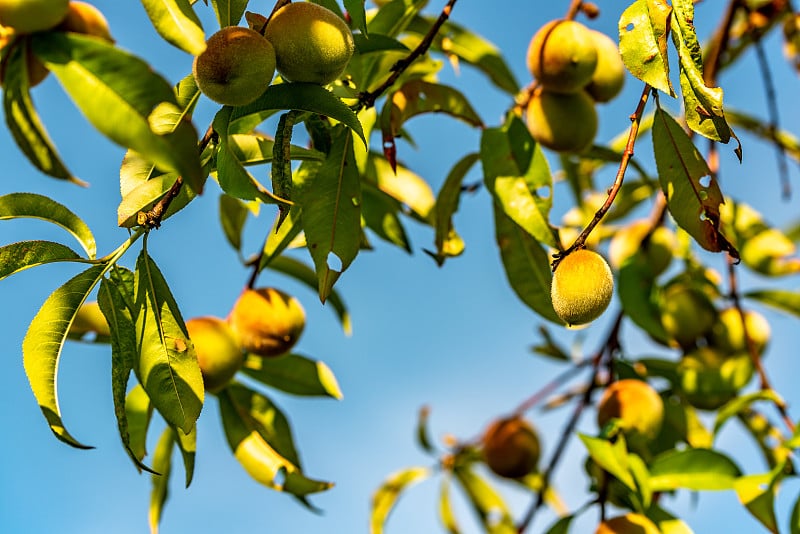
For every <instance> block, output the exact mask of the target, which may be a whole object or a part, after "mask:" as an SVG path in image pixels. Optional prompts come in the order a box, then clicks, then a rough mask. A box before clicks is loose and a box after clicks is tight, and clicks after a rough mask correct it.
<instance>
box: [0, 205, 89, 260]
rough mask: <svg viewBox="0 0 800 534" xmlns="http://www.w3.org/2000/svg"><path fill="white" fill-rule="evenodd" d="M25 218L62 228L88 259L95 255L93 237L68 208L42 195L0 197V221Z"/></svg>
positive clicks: (83, 223) (84, 224)
mask: <svg viewBox="0 0 800 534" xmlns="http://www.w3.org/2000/svg"><path fill="white" fill-rule="evenodd" d="M19 217H27V218H33V219H41V220H43V221H47V222H51V223H53V224H57V225H58V226H60V227H62V228H63V229H64V230H66V231H67V232H69V233H70V234H72V236H73V237H75V239H77V240H78V243H80V245H81V246H82V247H83V250H85V251H86V254H87V255H88V256H89V258H90V259H94V257H95V254H96V253H97V244H96V243H95V240H94V235H92V231H91V230H89V227H88V226H86V223H85V222H83V220H81V218H80V217H78V216H77V215H75V214H74V213H73V212H72V211H70V210H69V209H68V208H66V207H65V206H63V205H62V204H59V203H58V202H56V201H55V200H52V199H51V198H49V197H46V196H44V195H37V194H35V193H11V194H8V195H3V196H1V197H0V221H2V220H3V219H15V218H19Z"/></svg>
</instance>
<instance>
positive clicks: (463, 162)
mask: <svg viewBox="0 0 800 534" xmlns="http://www.w3.org/2000/svg"><path fill="white" fill-rule="evenodd" d="M478 159H480V156H479V155H478V154H467V155H466V156H464V157H463V158H461V159H460V160H459V161H458V163H456V164H455V166H453V168H452V169H451V170H450V174H448V175H447V178H446V179H445V181H444V184H442V188H441V189H440V190H439V194H438V195H437V197H436V209H435V212H434V213H435V218H434V219H435V221H436V235H435V238H434V243H435V244H436V252H435V253H434V254H433V257H434V259H435V260H436V263H438V264H439V265H440V266H441V265H442V264H443V263H444V261H445V259H447V258H452V257H455V256H459V255H460V254H461V253H462V252H464V241H463V240H462V239H461V236H459V235H458V233H457V232H456V230H455V228H454V227H453V214H454V213H455V212H456V211H458V203H459V201H460V200H461V193H462V184H463V182H464V178H465V177H466V176H467V173H468V172H469V171H470V169H472V166H473V165H474V164H475V162H476V161H478Z"/></svg>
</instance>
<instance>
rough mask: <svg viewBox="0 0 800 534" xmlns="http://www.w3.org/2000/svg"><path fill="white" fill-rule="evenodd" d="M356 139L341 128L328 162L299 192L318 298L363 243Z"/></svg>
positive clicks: (323, 299) (324, 297) (324, 293)
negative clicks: (316, 282)
mask: <svg viewBox="0 0 800 534" xmlns="http://www.w3.org/2000/svg"><path fill="white" fill-rule="evenodd" d="M359 180H360V177H359V173H358V168H357V167H356V162H355V156H354V154H353V136H352V134H351V133H350V131H349V130H347V129H345V128H343V127H339V128H338V129H337V130H336V134H335V136H334V140H333V146H332V147H331V152H330V154H329V155H328V159H326V160H325V162H323V163H322V165H321V166H320V168H319V171H318V172H317V174H316V176H315V177H314V178H313V180H311V181H310V183H304V184H303V185H302V188H301V189H299V190H298V194H297V202H298V203H299V204H300V206H301V208H302V209H303V214H302V222H303V230H304V232H305V235H306V243H307V246H308V250H309V252H311V257H312V258H313V259H314V266H315V270H316V272H317V279H318V281H319V283H318V287H319V298H320V300H321V301H322V302H325V300H326V299H327V298H328V296H329V295H330V293H331V290H332V289H333V285H334V284H335V283H336V280H338V279H339V276H341V274H342V273H343V272H344V271H345V269H347V267H349V266H350V264H351V263H352V261H353V259H355V257H356V255H357V254H358V250H359V247H360V244H361V238H360V236H361V185H360V182H359Z"/></svg>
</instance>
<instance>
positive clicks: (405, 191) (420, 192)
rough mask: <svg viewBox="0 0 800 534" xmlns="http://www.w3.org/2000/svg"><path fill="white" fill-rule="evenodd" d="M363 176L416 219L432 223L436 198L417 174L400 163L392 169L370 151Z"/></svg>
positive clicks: (387, 163)
mask: <svg viewBox="0 0 800 534" xmlns="http://www.w3.org/2000/svg"><path fill="white" fill-rule="evenodd" d="M363 178H364V180H365V181H368V182H371V183H372V184H374V185H376V186H377V187H378V189H380V190H381V191H383V192H384V193H386V194H387V195H389V196H390V197H392V198H394V199H395V200H397V201H398V202H400V203H401V204H403V205H404V206H406V207H407V208H408V209H409V210H410V211H411V215H413V216H414V217H415V218H416V219H418V220H420V221H423V222H425V223H429V224H431V223H433V220H432V217H433V208H434V206H435V205H436V198H435V197H434V195H433V190H432V189H431V186H430V185H429V184H428V182H426V181H425V180H424V179H423V178H422V177H420V176H419V175H417V174H415V173H413V172H411V171H410V170H409V169H407V168H406V167H404V166H403V165H401V164H398V165H397V168H396V169H395V170H393V169H392V166H391V164H390V163H389V162H388V161H387V160H386V158H384V157H382V156H379V155H377V154H375V153H370V154H369V161H368V164H367V172H366V173H365V176H364V177H363Z"/></svg>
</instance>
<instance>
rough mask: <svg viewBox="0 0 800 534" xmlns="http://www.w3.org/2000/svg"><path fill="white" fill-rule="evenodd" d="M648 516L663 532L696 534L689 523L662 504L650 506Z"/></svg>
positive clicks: (666, 533)
mask: <svg viewBox="0 0 800 534" xmlns="http://www.w3.org/2000/svg"><path fill="white" fill-rule="evenodd" d="M647 516H648V517H649V518H650V519H652V520H653V522H654V523H655V524H656V525H657V526H658V528H659V530H660V531H661V534H694V531H693V530H692V529H691V528H689V525H687V524H686V523H684V522H683V521H681V520H680V519H679V518H677V517H675V516H674V515H672V514H671V513H669V512H667V511H666V510H664V509H663V508H661V507H660V506H653V507H652V508H650V509H649V510H648V511H647Z"/></svg>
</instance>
